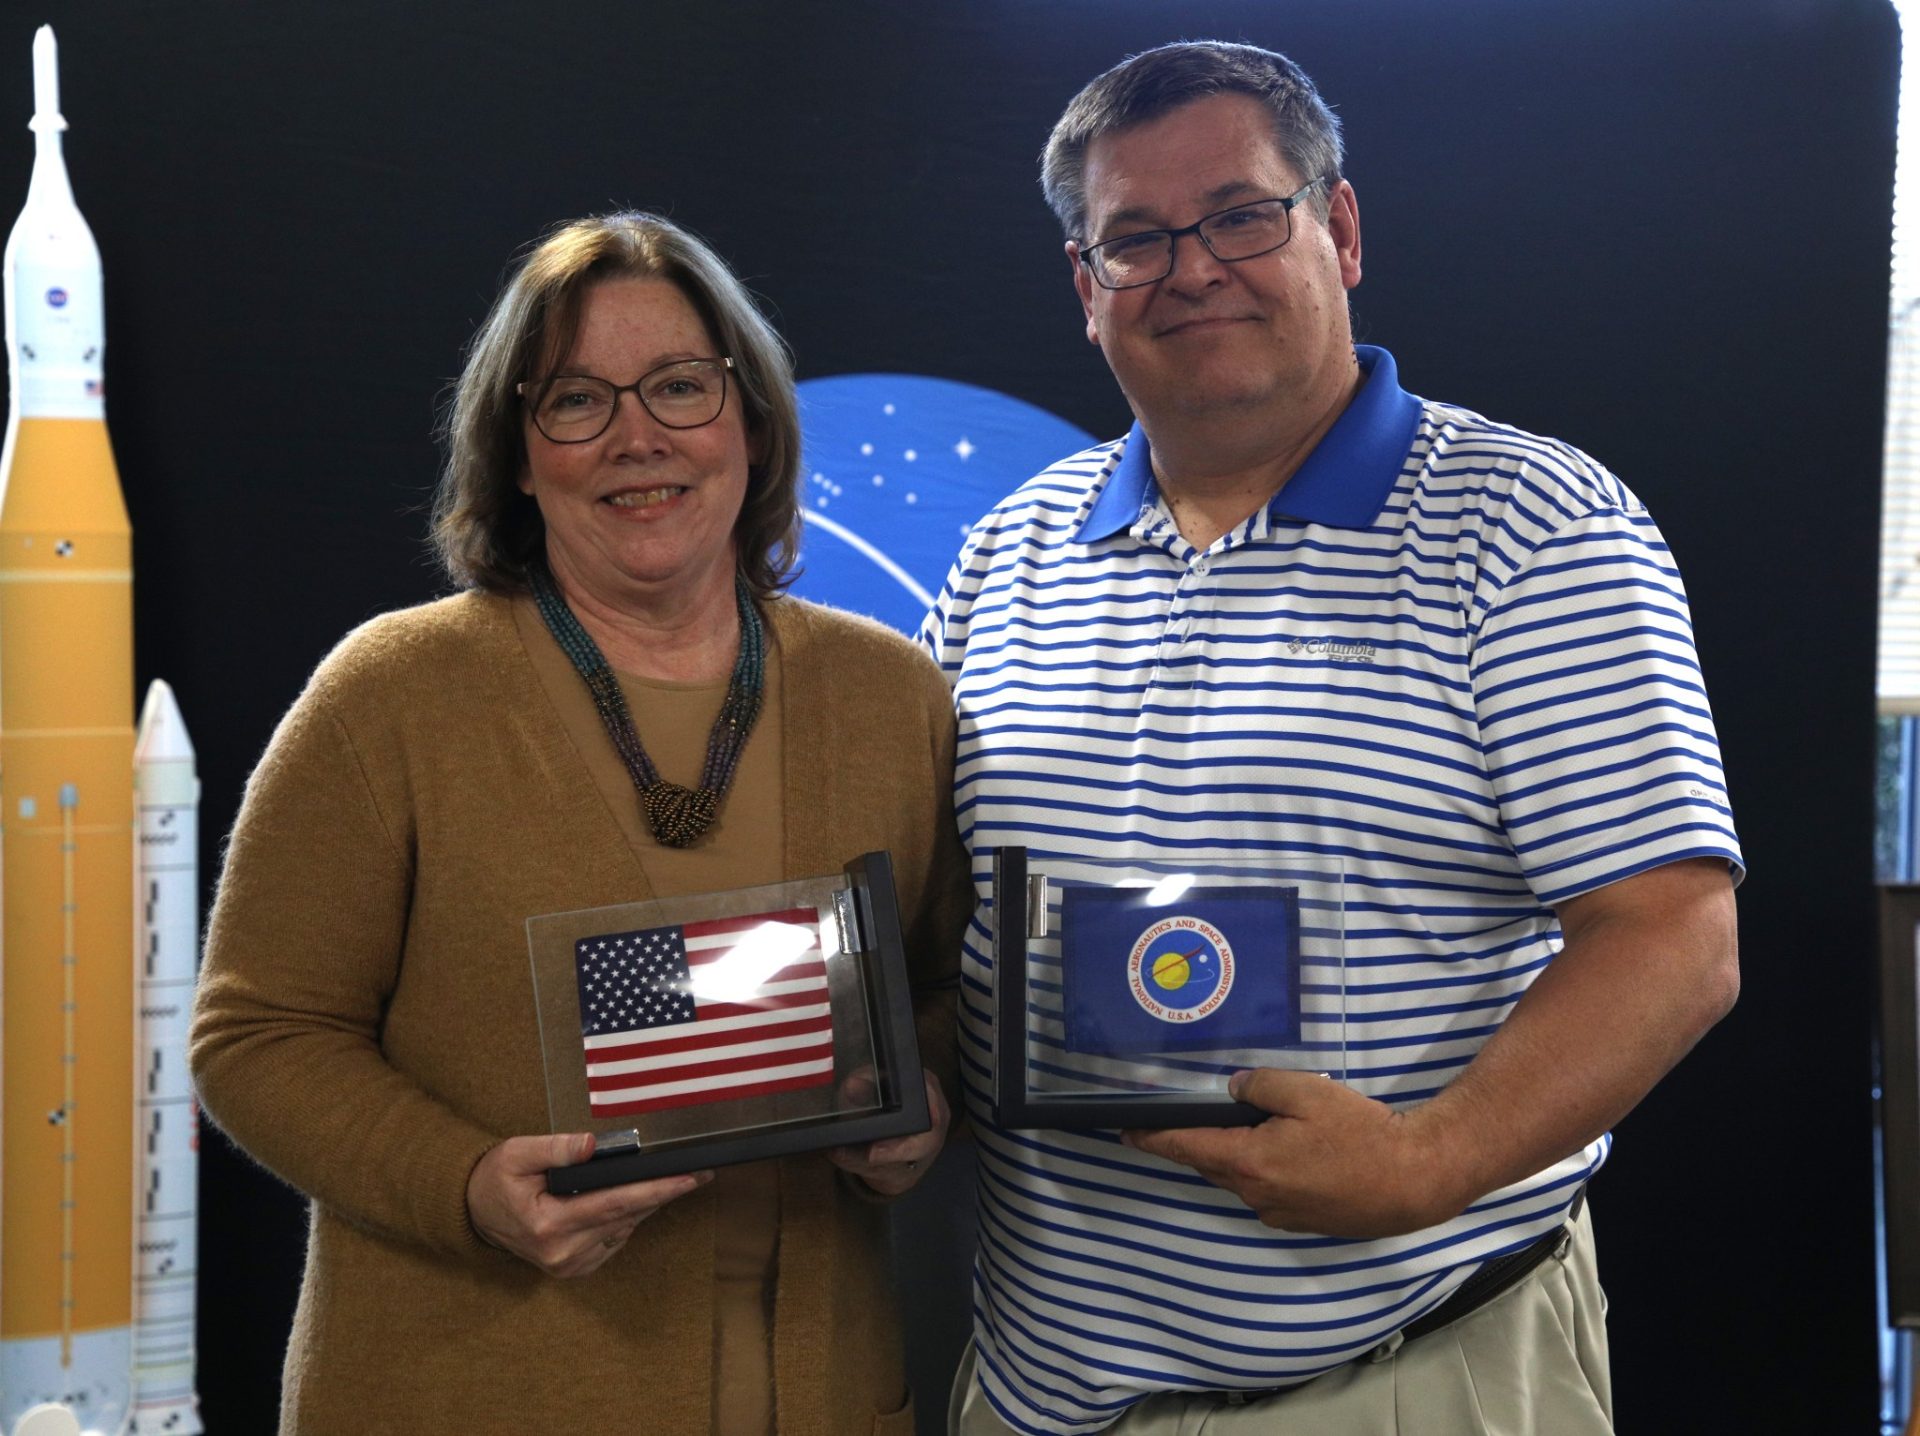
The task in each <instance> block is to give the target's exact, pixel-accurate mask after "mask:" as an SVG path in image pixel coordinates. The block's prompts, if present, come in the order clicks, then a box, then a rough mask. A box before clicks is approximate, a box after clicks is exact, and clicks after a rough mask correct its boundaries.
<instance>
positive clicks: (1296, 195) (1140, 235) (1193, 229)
mask: <svg viewBox="0 0 1920 1436" xmlns="http://www.w3.org/2000/svg"><path fill="white" fill-rule="evenodd" d="M1330 178H1332V176H1330V175H1317V176H1315V177H1314V178H1313V179H1310V180H1308V181H1307V182H1306V183H1305V184H1303V185H1301V186H1300V188H1299V189H1297V190H1295V191H1294V192H1293V193H1292V194H1290V195H1288V196H1286V197H1285V198H1284V199H1281V198H1278V197H1276V198H1273V199H1250V200H1248V201H1247V202H1246V203H1245V204H1230V205H1228V206H1227V207H1226V208H1225V209H1216V210H1215V211H1214V212H1213V213H1212V214H1203V215H1201V216H1200V218H1198V219H1196V220H1195V221H1194V222H1193V223H1192V224H1188V225H1182V226H1181V227H1180V228H1179V229H1141V230H1135V231H1134V232H1133V233H1132V234H1116V235H1115V236H1114V237H1113V238H1112V239H1103V240H1101V241H1100V242H1099V243H1098V244H1090V245H1088V246H1087V247H1086V248H1085V249H1083V250H1081V251H1080V262H1081V263H1082V264H1084V265H1086V267H1087V273H1088V274H1090V275H1092V276H1093V282H1094V283H1095V284H1097V285H1099V286H1100V287H1101V288H1102V289H1105V290H1109V291H1117V290H1122V289H1144V288H1145V287H1146V286H1147V285H1149V284H1158V283H1159V282H1160V281H1161V280H1163V279H1165V278H1166V277H1167V276H1168V275H1169V274H1172V273H1173V266H1174V264H1175V262H1176V260H1177V259H1178V256H1179V250H1180V238H1181V236H1182V235H1188V234H1190V235H1192V236H1193V237H1194V238H1196V239H1198V240H1199V241H1200V242H1201V243H1202V244H1204V245H1206V247H1207V253H1208V254H1211V255H1212V256H1213V257H1214V258H1215V259H1217V260H1219V261H1220V263H1222V264H1240V263H1243V262H1244V261H1246V260H1249V259H1258V258H1259V257H1260V256H1261V255H1263V254H1272V253H1273V252H1274V251H1275V250H1276V249H1285V248H1286V247H1287V245H1288V244H1289V243H1290V242H1291V241H1292V239H1293V211H1294V209H1295V208H1296V207H1298V206H1299V205H1300V204H1301V202H1302V201H1304V200H1305V199H1306V197H1307V196H1308V195H1310V194H1312V193H1313V191H1314V190H1315V189H1317V188H1319V187H1320V186H1321V185H1323V184H1325V183H1326V182H1327V181H1328V180H1329V179H1330ZM1261 204H1277V205H1279V206H1280V212H1281V213H1282V214H1284V215H1285V216H1286V217H1287V237H1286V238H1285V239H1283V240H1281V241H1280V242H1279V243H1278V244H1270V245H1268V246H1267V247H1266V248H1265V249H1257V250H1255V251H1254V252H1253V253H1252V254H1236V255H1235V256H1234V257H1233V258H1231V259H1229V258H1227V256H1226V255H1224V254H1221V253H1220V252H1219V251H1218V250H1216V249H1215V248H1214V247H1213V242H1212V241H1211V240H1209V239H1208V238H1207V233H1206V229H1205V226H1206V225H1209V224H1211V223H1213V221H1214V220H1216V219H1218V218H1220V216H1221V215H1223V214H1232V213H1234V212H1235V211H1237V210H1243V209H1252V208H1253V207H1254V206H1255V205H1261ZM1152 235H1165V236H1166V237H1167V267H1166V268H1165V269H1163V270H1161V271H1160V273H1158V274H1156V275H1154V276H1153V278H1151V279H1136V280H1133V281H1132V282H1131V283H1128V284H1109V283H1107V281H1106V280H1105V279H1104V278H1102V277H1101V274H1100V266H1099V265H1098V264H1096V263H1095V262H1094V256H1095V255H1097V254H1099V253H1100V251H1101V250H1103V249H1106V248H1107V247H1108V246H1109V245H1115V244H1126V243H1133V242H1137V241H1139V240H1141V239H1145V238H1147V237H1149V236H1152Z"/></svg>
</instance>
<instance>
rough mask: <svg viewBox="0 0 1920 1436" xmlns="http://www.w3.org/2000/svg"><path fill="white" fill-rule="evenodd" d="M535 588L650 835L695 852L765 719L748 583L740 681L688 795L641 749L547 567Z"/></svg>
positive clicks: (762, 660)
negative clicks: (616, 755) (635, 794)
mask: <svg viewBox="0 0 1920 1436" xmlns="http://www.w3.org/2000/svg"><path fill="white" fill-rule="evenodd" d="M527 581H528V583H529V585H530V586H531V587H532V589H533V601H534V602H535V603H536V604H537V605H539V608H540V617H541V618H543V619H545V620H546V624H547V631H548V632H549V633H551V634H552V635H553V640H554V642H556V643H558V644H559V645H560V651H561V652H562V653H564V654H566V655H567V659H568V661H569V662H571V663H572V664H573V667H574V671H575V672H576V673H578V674H579V675H580V676H581V678H583V679H585V680H586V684H587V693H588V694H589V696H591V697H592V699H593V707H594V711H595V712H596V713H598V714H599V715H600V722H601V724H602V725H603V726H604V727H605V728H606V730H607V736H608V737H609V738H611V739H613V746H614V749H615V751H616V752H618V753H619V754H620V761H621V762H622V763H624V764H625V765H626V768H627V776H628V777H630V778H632V779H633V786H634V788H635V789H636V790H637V791H638V792H639V794H640V810H641V812H642V813H644V814H645V815H646V819H647V827H648V828H649V829H650V830H651V831H652V833H653V836H654V838H655V839H656V840H657V841H658V842H660V843H663V844H664V845H666V846H667V847H670V848H690V847H692V846H693V845H694V844H695V843H697V842H699V841H700V839H701V838H703V837H705V836H706V833H707V829H709V828H711V827H712V826H713V820H714V819H715V818H716V817H718V816H719V813H720V804H721V802H722V800H724V799H725V798H726V796H727V789H728V788H730V787H732V786H733V772H734V769H735V768H737V767H739V765H740V753H741V750H742V749H744V748H745V747H746V746H747V735H748V734H750V733H752V732H753V723H754V720H755V719H756V718H758V717H759V716H760V696H761V692H762V690H763V688H764V687H765V685H766V676H767V664H766V659H767V651H766V630H765V628H764V627H763V626H762V624H761V621H760V611H759V610H758V609H757V608H755V607H754V606H753V594H752V592H751V591H750V590H749V589H748V588H747V581H746V579H744V578H742V577H741V576H740V575H739V574H735V575H734V578H733V601H734V604H735V606H736V607H738V609H739V610H740V652H739V654H738V656H737V657H735V659H734V660H733V677H732V678H731V679H730V680H729V681H728V683H727V696H726V698H725V700H724V701H722V703H721V704H720V716H719V717H718V718H715V719H714V720H713V731H712V732H710V733H709V734H708V735H707V761H706V766H705V767H704V768H702V769H701V771H700V786H699V787H698V788H683V787H681V786H680V785H679V784H678V783H669V782H666V781H665V780H664V779H662V778H661V776H660V774H659V771H658V770H657V769H656V768H655V767H654V766H653V760H652V759H651V758H649V757H648V756H647V750H646V749H645V748H643V747H641V746H640V735H639V734H638V733H636V732H634V730H633V715H632V714H631V713H629V712H628V711H627V700H626V698H625V697H624V696H622V694H621V692H620V683H619V680H618V679H616V678H615V677H614V676H613V669H612V668H610V667H608V666H607V660H606V655H604V654H603V653H601V652H600V645H599V644H597V643H595V642H594V641H593V638H592V636H591V635H590V634H588V632H587V630H586V629H584V628H582V627H581V626H580V620H579V619H577V618H575V617H574V616H573V610H572V609H570V608H568V607H567V602H566V600H565V599H563V598H562V597H560V592H559V590H558V589H556V588H555V587H554V586H553V577H552V575H551V574H549V573H548V572H547V570H546V566H545V565H544V564H535V565H533V566H532V567H531V568H530V570H529V571H528V574H527Z"/></svg>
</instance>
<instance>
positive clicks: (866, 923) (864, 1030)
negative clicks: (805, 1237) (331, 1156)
mask: <svg viewBox="0 0 1920 1436" xmlns="http://www.w3.org/2000/svg"><path fill="white" fill-rule="evenodd" d="M527 947H528V949H529V952H530V953H531V955H532V960H533V986H534V1001H535V1006H536V1009H537V1011H538V1014H539V1021H540V1046H541V1051H542V1053H543V1055H544V1057H545V1059H546V1068H547V1105H548V1110H549V1114H550V1117H551V1120H552V1124H553V1130H554V1131H556V1132H593V1133H594V1134H595V1136H596V1139H597V1142H598V1149H597V1150H596V1152H595V1153H594V1156H593V1157H592V1158H591V1159H590V1160H589V1161H586V1162H583V1163H580V1164H579V1165H577V1166H572V1167H554V1168H551V1169H550V1170H549V1171H548V1173H547V1189H548V1190H549V1191H551V1192H554V1193H557V1194H571V1193H575V1192H585V1191H592V1190H595V1189H597V1188H600V1187H609V1186H614V1185H616V1184H618V1183H621V1182H634V1181H640V1180H643V1179H646V1178H650V1177H661V1176H667V1175H670V1174H672V1173H675V1172H689V1171H695V1170H698V1169H699V1168H702V1167H714V1166H726V1165H728V1164H731V1163H734V1162H751V1161H757V1160H759V1159H761V1158H763V1157H784V1156H789V1155H791V1154H793V1153H796V1152H808V1151H814V1150H817V1149H819V1148H823V1147H837V1146H841V1145H843V1144H844V1145H856V1146H857V1145H862V1144H864V1143H868V1142H873V1141H878V1140H879V1139H881V1138H883V1137H899V1136H906V1135H908V1134H910V1133H914V1132H924V1131H926V1130H927V1127H928V1126H929V1125H930V1123H929V1119H928V1115H927V1092H926V1085H925V1083H924V1081H923V1080H922V1077H921V1070H920V1044H919V1041H918V1040H917V1038H916V1037H915V1035H914V1028H913V997H912V994H911V992H909V990H908V985H907V965H906V953H905V950H904V948H903V947H902V944H901V940H900V913H899V908H898V906H897V904H896V902H895V898H894V891H893V864H892V862H891V860H890V859H889V858H888V856H887V855H886V854H885V853H867V854H866V855H865V856H863V857H859V858H856V859H855V860H854V861H852V862H850V863H848V864H847V867H846V871H845V872H844V873H843V874H839V875H835V876H829V877H820V878H807V879H802V880H800V881H796V882H786V883H773V884H769V885H768V886H765V887H756V888H739V889H735V890H734V891H731V892H719V893H703V894H701V895H699V896H697V897H684V898H670V899H667V900H664V901H653V902H636V903H624V904H621V905H620V906H618V907H604V908H590V909H585V910H582V911H579V912H565V913H552V914H549V915H547V916H544V917H533V918H528V919H527Z"/></svg>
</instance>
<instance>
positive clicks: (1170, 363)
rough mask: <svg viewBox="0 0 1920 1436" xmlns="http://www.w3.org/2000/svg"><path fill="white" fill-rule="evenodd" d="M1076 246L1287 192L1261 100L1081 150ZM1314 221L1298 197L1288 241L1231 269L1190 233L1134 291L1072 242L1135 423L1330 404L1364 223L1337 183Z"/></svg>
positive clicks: (1208, 107) (1229, 99)
mask: <svg viewBox="0 0 1920 1436" xmlns="http://www.w3.org/2000/svg"><path fill="white" fill-rule="evenodd" d="M1085 176H1086V196H1087V234H1086V236H1085V243H1086V244H1089V245H1091V244H1098V243H1100V242H1102V241H1104V240H1108V239H1114V238H1117V237H1118V236H1121V235H1125V234H1132V233H1136V232H1138V231H1140V230H1147V229H1178V228H1180V227H1181V226H1183V225H1189V224H1193V223H1195V222H1196V221H1198V220H1200V219H1202V218H1203V217H1205V216H1206V215H1209V214H1212V213H1214V212H1216V211H1218V210H1223V209H1227V208H1230V207H1231V206H1233V205H1238V204H1247V203H1250V202H1252V201H1254V200H1260V199H1279V198H1283V197H1285V196H1287V195H1290V194H1292V193H1293V192H1294V191H1295V190H1297V189H1299V188H1300V186H1301V185H1303V184H1304V183H1306V182H1307V181H1308V180H1310V179H1313V178H1315V176H1313V175H1299V174H1295V173H1294V171H1293V168H1292V166H1290V165H1289V164H1288V163H1287V161H1286V160H1285V159H1284V158H1283V157H1282V155H1281V153H1280V147H1279V145H1278V144H1277V143H1276V142H1275V141H1274V138H1273V124H1272V120H1271V117H1270V116H1269V113H1268V111H1267V109H1266V108H1265V106H1263V105H1262V104H1261V103H1260V102H1259V101H1258V100H1255V99H1253V98H1252V97H1251V96H1248V95H1232V94H1229V95H1214V96H1210V97H1208V98H1207V99H1204V100H1195V101H1193V102H1192V103H1190V104H1186V105H1182V106H1181V107H1180V108H1179V109H1177V110H1174V111H1172V112H1170V113H1168V114H1166V115H1163V116H1161V117H1160V118H1159V119H1157V120H1151V121H1149V122H1147V123H1146V124H1142V125H1138V126H1135V127H1134V128H1132V129H1128V130H1122V131H1120V132H1118V133H1116V134H1111V135H1103V136H1101V137H1100V138H1099V139H1096V140H1095V141H1093V143H1092V144H1090V145H1089V146H1088V147H1087V155H1086V170H1085ZM1327 198H1328V199H1329V201H1330V209H1329V213H1328V217H1327V218H1326V220H1324V221H1323V220H1321V219H1320V218H1319V217H1318V216H1317V215H1316V214H1315V213H1314V207H1313V205H1312V204H1311V203H1309V202H1306V201H1303V202H1302V203H1300V204H1299V205H1297V206H1295V208H1294V210H1293V213H1292V220H1293V238H1292V239H1291V240H1289V241H1288V243H1287V244H1285V245H1284V246H1283V247H1281V248H1280V249H1277V250H1274V251H1273V252H1272V253H1270V254H1263V255H1259V256H1257V257H1256V258H1253V259H1245V260H1241V261H1240V262H1238V263H1236V264H1223V263H1221V262H1220V261H1219V260H1217V259H1215V258H1214V257H1213V256H1212V255H1211V254H1210V253H1208V251H1207V249H1206V247H1205V246H1204V245H1202V244H1201V243H1200V239H1199V236H1198V235H1183V236H1181V238H1180V239H1179V240H1178V242H1177V246H1176V253H1175V255H1174V266H1173V272H1172V273H1171V274H1169V275H1168V276H1167V277H1166V278H1165V279H1162V280H1160V281H1159V282H1158V283H1155V284H1147V285H1142V286H1141V287H1139V288H1137V289H1121V290H1108V289H1102V288H1101V287H1100V286H1099V285H1098V284H1096V283H1095V282H1094V279H1093V276H1092V274H1090V273H1089V272H1088V270H1087V267H1086V265H1084V264H1082V263H1080V262H1079V256H1080V250H1081V248H1082V246H1081V245H1080V244H1076V243H1073V242H1069V243H1068V245H1067V255H1068V258H1069V259H1070V260H1071V261H1072V262H1073V270H1074V283H1075V284H1076V285H1077V286H1078V288H1079V291H1080V303H1081V306H1082V307H1083V308H1084V309H1085V311H1086V316H1087V338H1089V339H1090V340H1092V341H1093V342H1094V343H1095V344H1098V345H1099V346H1100V349H1101V352H1102V353H1104V354H1105V355H1106V357H1107V363H1108V364H1109V365H1110V366H1111V367H1112V369H1113V373H1114V377H1115V378H1116V379H1118V380H1119V381H1120V387H1121V389H1122V390H1123V391H1125V393H1126V396H1127V400H1128V402H1129V403H1130V404H1131V405H1132V406H1133V410H1134V413H1135V414H1136V415H1138V416H1139V418H1140V419H1141V420H1142V422H1144V423H1145V424H1146V425H1147V426H1148V428H1149V429H1151V428H1152V427H1153V426H1154V424H1155V423H1156V421H1158V422H1162V423H1178V422H1181V421H1183V420H1191V419H1196V418H1205V417H1209V416H1213V417H1225V416H1227V415H1229V414H1231V413H1232V412H1233V411H1236V410H1237V411H1242V412H1244V411H1248V410H1253V411H1262V412H1265V413H1267V414H1270V415H1272V416H1273V417H1274V418H1275V419H1276V420H1279V421H1282V422H1283V421H1284V416H1285V414H1286V412H1287V407H1288V406H1289V405H1295V406H1300V407H1302V408H1304V409H1305V410H1307V411H1313V412H1317V411H1319V410H1322V409H1324V406H1325V403H1326V402H1327V401H1326V400H1325V399H1324V398H1323V396H1325V395H1329V394H1332V393H1335V392H1337V391H1338V390H1339V388H1340V386H1341V385H1343V384H1345V383H1346V382H1348V381H1349V380H1350V378H1351V375H1352V365H1353V336H1352V332H1351V330H1350V328H1349V326H1348V321H1347V299H1346V291H1347V290H1349V289H1351V288H1352V287H1353V286H1354V285H1356V284H1358V283H1359V282H1360V216H1359V211H1358V209H1357V207H1356V206H1355V203H1354V198H1353V190H1352V187H1351V186H1349V185H1348V184H1347V183H1346V182H1345V181H1341V182H1340V183H1339V184H1338V185H1337V186H1336V187H1335V189H1334V190H1333V192H1332V193H1331V194H1330V195H1328V196H1327Z"/></svg>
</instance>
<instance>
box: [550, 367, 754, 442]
mask: <svg viewBox="0 0 1920 1436" xmlns="http://www.w3.org/2000/svg"><path fill="white" fill-rule="evenodd" d="M682 364H718V365H719V366H720V407H719V408H717V409H715V410H714V411H713V417H712V418H710V419H702V420H701V421H700V422H699V423H697V424H676V423H674V422H673V420H671V419H663V418H661V417H660V416H659V415H658V414H656V413H654V412H653V405H651V404H649V403H648V402H647V399H646V395H644V394H642V393H641V392H640V386H641V385H642V384H644V383H646V382H647V380H649V379H651V378H652V377H653V376H654V375H655V374H658V373H659V372H660V371H661V370H663V369H678V368H679V367H680V366H681V365H682ZM732 372H733V360H732V358H730V357H729V356H727V355H725V354H710V355H701V356H696V357H694V358H692V359H670V360H668V361H667V362H666V363H665V364H656V365H654V366H653V368H651V369H649V370H647V372H646V373H644V374H642V375H641V376H640V377H639V378H638V379H635V380H634V381H633V382H632V383H631V384H616V383H614V382H613V380H611V379H602V378H601V377H600V376H599V375H598V374H553V375H549V376H548V377H547V378H545V379H542V380H540V381H539V382H538V383H535V384H532V385H529V384H528V383H527V382H526V381H525V380H522V381H521V382H520V383H518V384H515V385H514V386H513V392H514V394H515V396H516V397H518V398H519V400H520V401H521V402H522V403H524V404H526V405H527V417H528V418H530V419H532V420H533V427H534V428H536V429H538V430H539V431H540V437H541V438H543V439H545V440H546V441H547V442H548V443H549V444H591V443H592V442H593V441H594V440H595V439H597V438H599V437H600V436H601V435H602V434H604V433H606V432H607V430H609V429H611V428H612V427H613V416H614V415H615V414H617V413H619V412H620V396H621V395H622V394H631V395H633V398H634V402H635V403H637V404H639V406H640V407H641V408H642V409H644V410H645V411H646V414H647V417H648V418H650V419H652V420H653V421H654V423H656V424H658V425H660V427H661V428H663V429H680V430H683V431H684V430H687V429H704V428H706V427H707V425H709V424H712V423H715V422H717V421H718V420H719V418H720V416H721V415H722V414H724V413H726V412H727V393H728V391H729V390H731V389H732V388H733V386H732V385H731V384H729V383H728V382H727V375H729V374H730V373H732ZM562 379H591V380H593V381H594V383H596V384H605V385H606V386H607V387H608V388H609V389H611V390H613V402H612V403H611V404H609V405H608V406H607V422H606V423H604V424H602V425H601V426H600V427H599V428H598V429H596V430H594V431H593V432H592V433H591V434H588V435H586V436H585V437H584V438H579V439H556V438H555V437H554V436H553V435H552V434H549V433H548V432H547V431H546V429H545V428H543V427H542V426H541V423H540V400H541V399H543V398H544V397H546V393H547V390H549V389H551V388H552V387H553V386H554V385H555V384H558V383H559V382H560V381H561V380H562ZM529 389H531V390H532V393H531V394H529V393H528V390H529Z"/></svg>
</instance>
